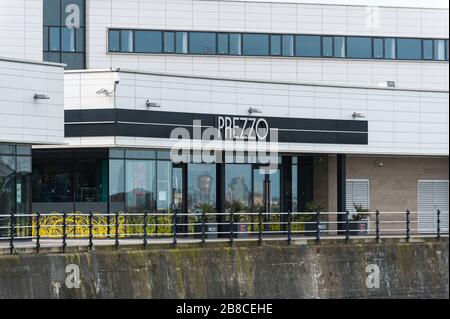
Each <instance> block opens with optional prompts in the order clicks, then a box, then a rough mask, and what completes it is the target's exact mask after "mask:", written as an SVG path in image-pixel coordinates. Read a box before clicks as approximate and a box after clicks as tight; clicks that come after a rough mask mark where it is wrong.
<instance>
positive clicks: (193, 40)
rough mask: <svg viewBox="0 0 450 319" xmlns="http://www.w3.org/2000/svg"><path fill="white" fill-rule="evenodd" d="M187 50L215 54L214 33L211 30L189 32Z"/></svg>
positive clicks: (195, 52) (194, 52)
mask: <svg viewBox="0 0 450 319" xmlns="http://www.w3.org/2000/svg"><path fill="white" fill-rule="evenodd" d="M189 52H190V53H193V54H215V53H216V34H215V33H212V32H190V33H189Z"/></svg>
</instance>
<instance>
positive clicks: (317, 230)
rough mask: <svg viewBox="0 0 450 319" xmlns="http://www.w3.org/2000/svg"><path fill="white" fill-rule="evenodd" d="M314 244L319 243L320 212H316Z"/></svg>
mask: <svg viewBox="0 0 450 319" xmlns="http://www.w3.org/2000/svg"><path fill="white" fill-rule="evenodd" d="M316 219H317V220H316V227H317V229H316V242H317V243H320V211H317V212H316Z"/></svg>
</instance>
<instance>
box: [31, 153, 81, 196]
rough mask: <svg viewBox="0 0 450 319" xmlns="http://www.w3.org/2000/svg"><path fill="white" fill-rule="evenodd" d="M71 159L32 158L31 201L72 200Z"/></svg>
mask: <svg viewBox="0 0 450 319" xmlns="http://www.w3.org/2000/svg"><path fill="white" fill-rule="evenodd" d="M72 174H73V161H72V160H69V159H60V158H58V159H55V158H52V159H51V158H50V157H43V158H33V202H72V201H73V199H74V198H73V190H72V177H73V175H72Z"/></svg>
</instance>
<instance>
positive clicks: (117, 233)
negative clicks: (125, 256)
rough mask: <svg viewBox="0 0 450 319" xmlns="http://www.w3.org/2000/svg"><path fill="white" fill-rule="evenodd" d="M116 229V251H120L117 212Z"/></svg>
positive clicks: (117, 213)
mask: <svg viewBox="0 0 450 319" xmlns="http://www.w3.org/2000/svg"><path fill="white" fill-rule="evenodd" d="M115 228H116V234H115V241H114V247H115V248H116V250H118V249H119V212H116V224H115Z"/></svg>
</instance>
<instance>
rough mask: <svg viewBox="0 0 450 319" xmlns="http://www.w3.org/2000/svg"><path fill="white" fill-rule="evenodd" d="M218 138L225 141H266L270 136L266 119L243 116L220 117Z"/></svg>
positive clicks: (218, 120)
mask: <svg viewBox="0 0 450 319" xmlns="http://www.w3.org/2000/svg"><path fill="white" fill-rule="evenodd" d="M216 126H217V131H218V137H219V138H220V139H225V140H265V139H266V138H267V136H268V135H269V124H268V123H267V121H266V119H264V118H262V117H259V118H255V117H243V116H218V117H217V121H216Z"/></svg>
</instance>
